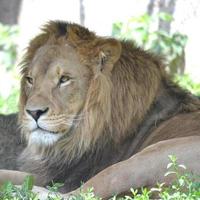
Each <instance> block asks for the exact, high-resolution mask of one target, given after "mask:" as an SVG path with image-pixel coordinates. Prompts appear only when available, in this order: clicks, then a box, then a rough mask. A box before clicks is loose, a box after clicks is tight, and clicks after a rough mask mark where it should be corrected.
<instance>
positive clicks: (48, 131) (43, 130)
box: [32, 126, 59, 134]
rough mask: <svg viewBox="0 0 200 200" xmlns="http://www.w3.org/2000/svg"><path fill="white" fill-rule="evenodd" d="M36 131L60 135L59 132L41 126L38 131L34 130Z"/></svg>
mask: <svg viewBox="0 0 200 200" xmlns="http://www.w3.org/2000/svg"><path fill="white" fill-rule="evenodd" d="M34 131H42V132H44V134H45V133H51V134H59V132H58V131H52V130H47V129H44V128H42V127H40V126H38V127H37V128H36V129H34V130H33V131H32V132H34Z"/></svg>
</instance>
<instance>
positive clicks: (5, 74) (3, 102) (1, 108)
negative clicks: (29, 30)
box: [0, 24, 19, 113]
mask: <svg viewBox="0 0 200 200" xmlns="http://www.w3.org/2000/svg"><path fill="white" fill-rule="evenodd" d="M18 35H19V29H18V27H17V26H6V25H3V24H0V113H11V112H16V111H17V99H18V94H19V92H18V91H19V77H18V76H17V72H16V68H15V62H16V57H17V38H18Z"/></svg>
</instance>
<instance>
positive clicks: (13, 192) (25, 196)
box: [0, 156, 200, 200]
mask: <svg viewBox="0 0 200 200" xmlns="http://www.w3.org/2000/svg"><path fill="white" fill-rule="evenodd" d="M169 159H170V163H169V164H168V165H167V169H168V172H167V173H166V174H165V176H170V175H171V174H173V175H175V180H174V182H173V183H172V184H171V185H170V186H165V184H164V183H161V184H158V185H157V187H155V188H151V189H147V188H141V189H140V192H139V190H137V189H136V190H135V189H131V193H132V196H124V197H121V198H118V197H116V196H115V197H112V198H111V200H116V199H121V200H149V199H152V195H156V196H157V197H158V198H159V199H163V200H197V199H200V182H198V181H197V180H200V177H199V176H197V175H193V174H190V173H188V172H187V171H186V170H185V169H186V167H185V166H184V165H181V164H178V163H177V159H176V157H175V156H169ZM180 169H181V170H180ZM180 171H183V172H180ZM99 184H101V183H99ZM60 186H61V185H60V184H54V185H53V187H51V188H49V189H50V195H49V196H48V198H47V200H62V197H61V196H60V195H59V194H56V193H55V192H56V191H57V189H58V188H59V187H60ZM32 188H33V179H32V178H31V177H26V179H25V181H24V184H23V185H22V186H21V187H16V186H14V185H13V184H12V183H10V182H8V183H5V184H4V186H3V187H2V188H1V190H0V200H13V199H14V200H39V198H38V195H37V194H35V193H33V192H32V191H31V190H32ZM52 193H53V195H51V194H52ZM70 200H100V198H98V197H96V196H95V195H94V193H93V190H92V189H88V192H86V193H83V192H80V194H79V195H76V196H70Z"/></svg>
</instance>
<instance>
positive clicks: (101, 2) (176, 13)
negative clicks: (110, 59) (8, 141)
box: [0, 0, 200, 113]
mask: <svg viewBox="0 0 200 200" xmlns="http://www.w3.org/2000/svg"><path fill="white" fill-rule="evenodd" d="M160 12H165V13H168V14H170V15H171V16H172V19H173V20H170V21H166V22H163V23H161V24H160V21H161V20H160V19H159V20H158V19H157V20H155V22H154V23H152V25H151V26H148V28H147V29H152V27H153V30H155V31H157V30H161V29H163V31H164V34H165V33H166V34H167V37H168V36H169V35H170V34H173V33H175V32H178V33H179V34H181V35H184V36H185V35H186V36H187V42H186V44H185V45H184V47H183V51H182V52H181V53H180V57H181V59H180V60H181V65H183V70H182V71H181V72H179V71H178V72H177V73H178V74H179V75H181V76H182V77H184V79H181V80H180V76H179V77H178V80H180V82H181V83H182V85H184V86H185V87H188V88H189V89H191V90H193V89H194V91H197V90H198V91H197V94H200V92H199V91H200V90H199V88H200V87H199V83H200V61H199V45H200V37H199V35H200V26H199V25H200V1H199V0H1V1H0V23H2V24H3V25H4V26H3V28H2V27H0V34H1V35H0V112H3V113H9V112H14V111H17V101H18V100H17V98H18V93H19V92H18V89H19V67H16V65H17V63H19V61H20V59H21V56H22V55H23V49H24V48H25V47H26V46H27V44H28V42H29V40H30V39H31V38H32V37H34V36H35V35H36V34H38V33H39V31H40V30H39V27H41V25H42V24H44V23H46V22H47V21H48V20H54V19H56V20H64V21H70V22H76V23H79V24H82V25H85V26H86V27H88V28H89V29H90V30H93V31H95V32H96V33H97V34H99V35H103V36H111V35H112V34H114V33H113V24H114V23H115V24H117V22H121V23H122V24H123V25H121V26H120V28H121V29H124V27H127V26H128V21H130V19H135V18H138V17H140V16H143V15H144V14H145V13H148V14H149V15H151V16H157V14H158V13H160ZM140 19H141V18H140ZM145 20H147V21H142V23H140V26H141V25H142V26H143V28H144V26H146V25H147V23H148V20H149V19H148V18H147V19H145ZM133 21H134V20H133ZM137 22H138V21H137ZM5 25H9V28H10V26H13V25H14V26H17V28H16V27H14V29H13V28H12V29H11V30H10V29H9V28H8V27H7V28H8V30H4V28H5ZM131 26H132V24H131ZM131 26H130V27H131ZM149 27H150V28H149ZM131 28H132V27H131ZM133 29H134V28H133ZM134 30H135V29H134ZM134 30H132V29H131V31H134ZM137 31H138V29H137ZM142 31H143V32H141V30H140V33H141V34H143V36H141V35H140V36H139V37H140V39H141V38H142V39H144V37H147V35H148V34H149V33H148V31H149V30H146V32H145V34H146V35H144V30H142ZM2 32H3V33H2ZM8 32H9V34H8ZM156 33H157V32H156ZM151 34H152V37H155V36H154V35H153V33H151ZM166 34H165V35H166ZM114 35H115V36H117V37H131V39H135V40H136V42H138V41H137V37H136V36H135V35H134V34H132V32H131V34H129V35H128V34H127V30H125V33H124V32H123V31H121V32H119V33H117V34H114ZM162 37H163V35H162ZM170 37H171V36H170ZM155 38H156V39H157V40H156V41H157V43H158V45H159V43H160V36H159V37H158V35H156V37H155ZM169 42H170V44H171V43H173V41H171V40H170V41H169ZM139 43H140V42H139ZM9 45H10V46H9ZM140 45H141V44H140ZM155 45H156V43H155V42H154V46H153V45H152V44H150V45H149V44H148V45H146V46H145V45H144V47H149V48H156V47H155ZM165 45H166V44H165ZM169 46H170V45H169ZM165 48H166V47H165ZM175 48H177V51H178V48H179V46H175ZM15 50H16V52H15ZM181 50H182V49H181ZM166 52H167V55H165V56H169V55H170V51H166ZM179 52H180V51H179ZM179 65H180V64H179ZM184 74H189V75H184ZM193 82H194V84H195V85H193ZM188 85H189V86H188ZM196 88H197V89H196ZM198 92H199V93H198Z"/></svg>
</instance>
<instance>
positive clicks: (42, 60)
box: [30, 45, 86, 78]
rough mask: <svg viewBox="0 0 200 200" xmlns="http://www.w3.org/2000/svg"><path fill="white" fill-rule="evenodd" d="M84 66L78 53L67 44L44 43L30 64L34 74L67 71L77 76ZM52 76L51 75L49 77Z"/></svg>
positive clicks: (54, 73) (55, 73)
mask: <svg viewBox="0 0 200 200" xmlns="http://www.w3.org/2000/svg"><path fill="white" fill-rule="evenodd" d="M84 69H86V68H85V66H83V64H82V63H81V62H80V58H79V55H78V53H76V51H75V50H74V48H72V47H71V46H69V45H62V46H61V45H45V46H43V47H41V48H40V49H38V51H37V52H36V54H35V56H34V58H33V61H32V63H31V66H30V73H31V74H32V75H33V76H34V75H35V76H37V74H40V76H41V75H42V74H43V75H46V74H47V73H48V74H53V75H58V76H59V75H60V74H62V73H69V74H72V75H74V76H78V75H80V74H82V73H83V72H84ZM51 78H52V77H51Z"/></svg>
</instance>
